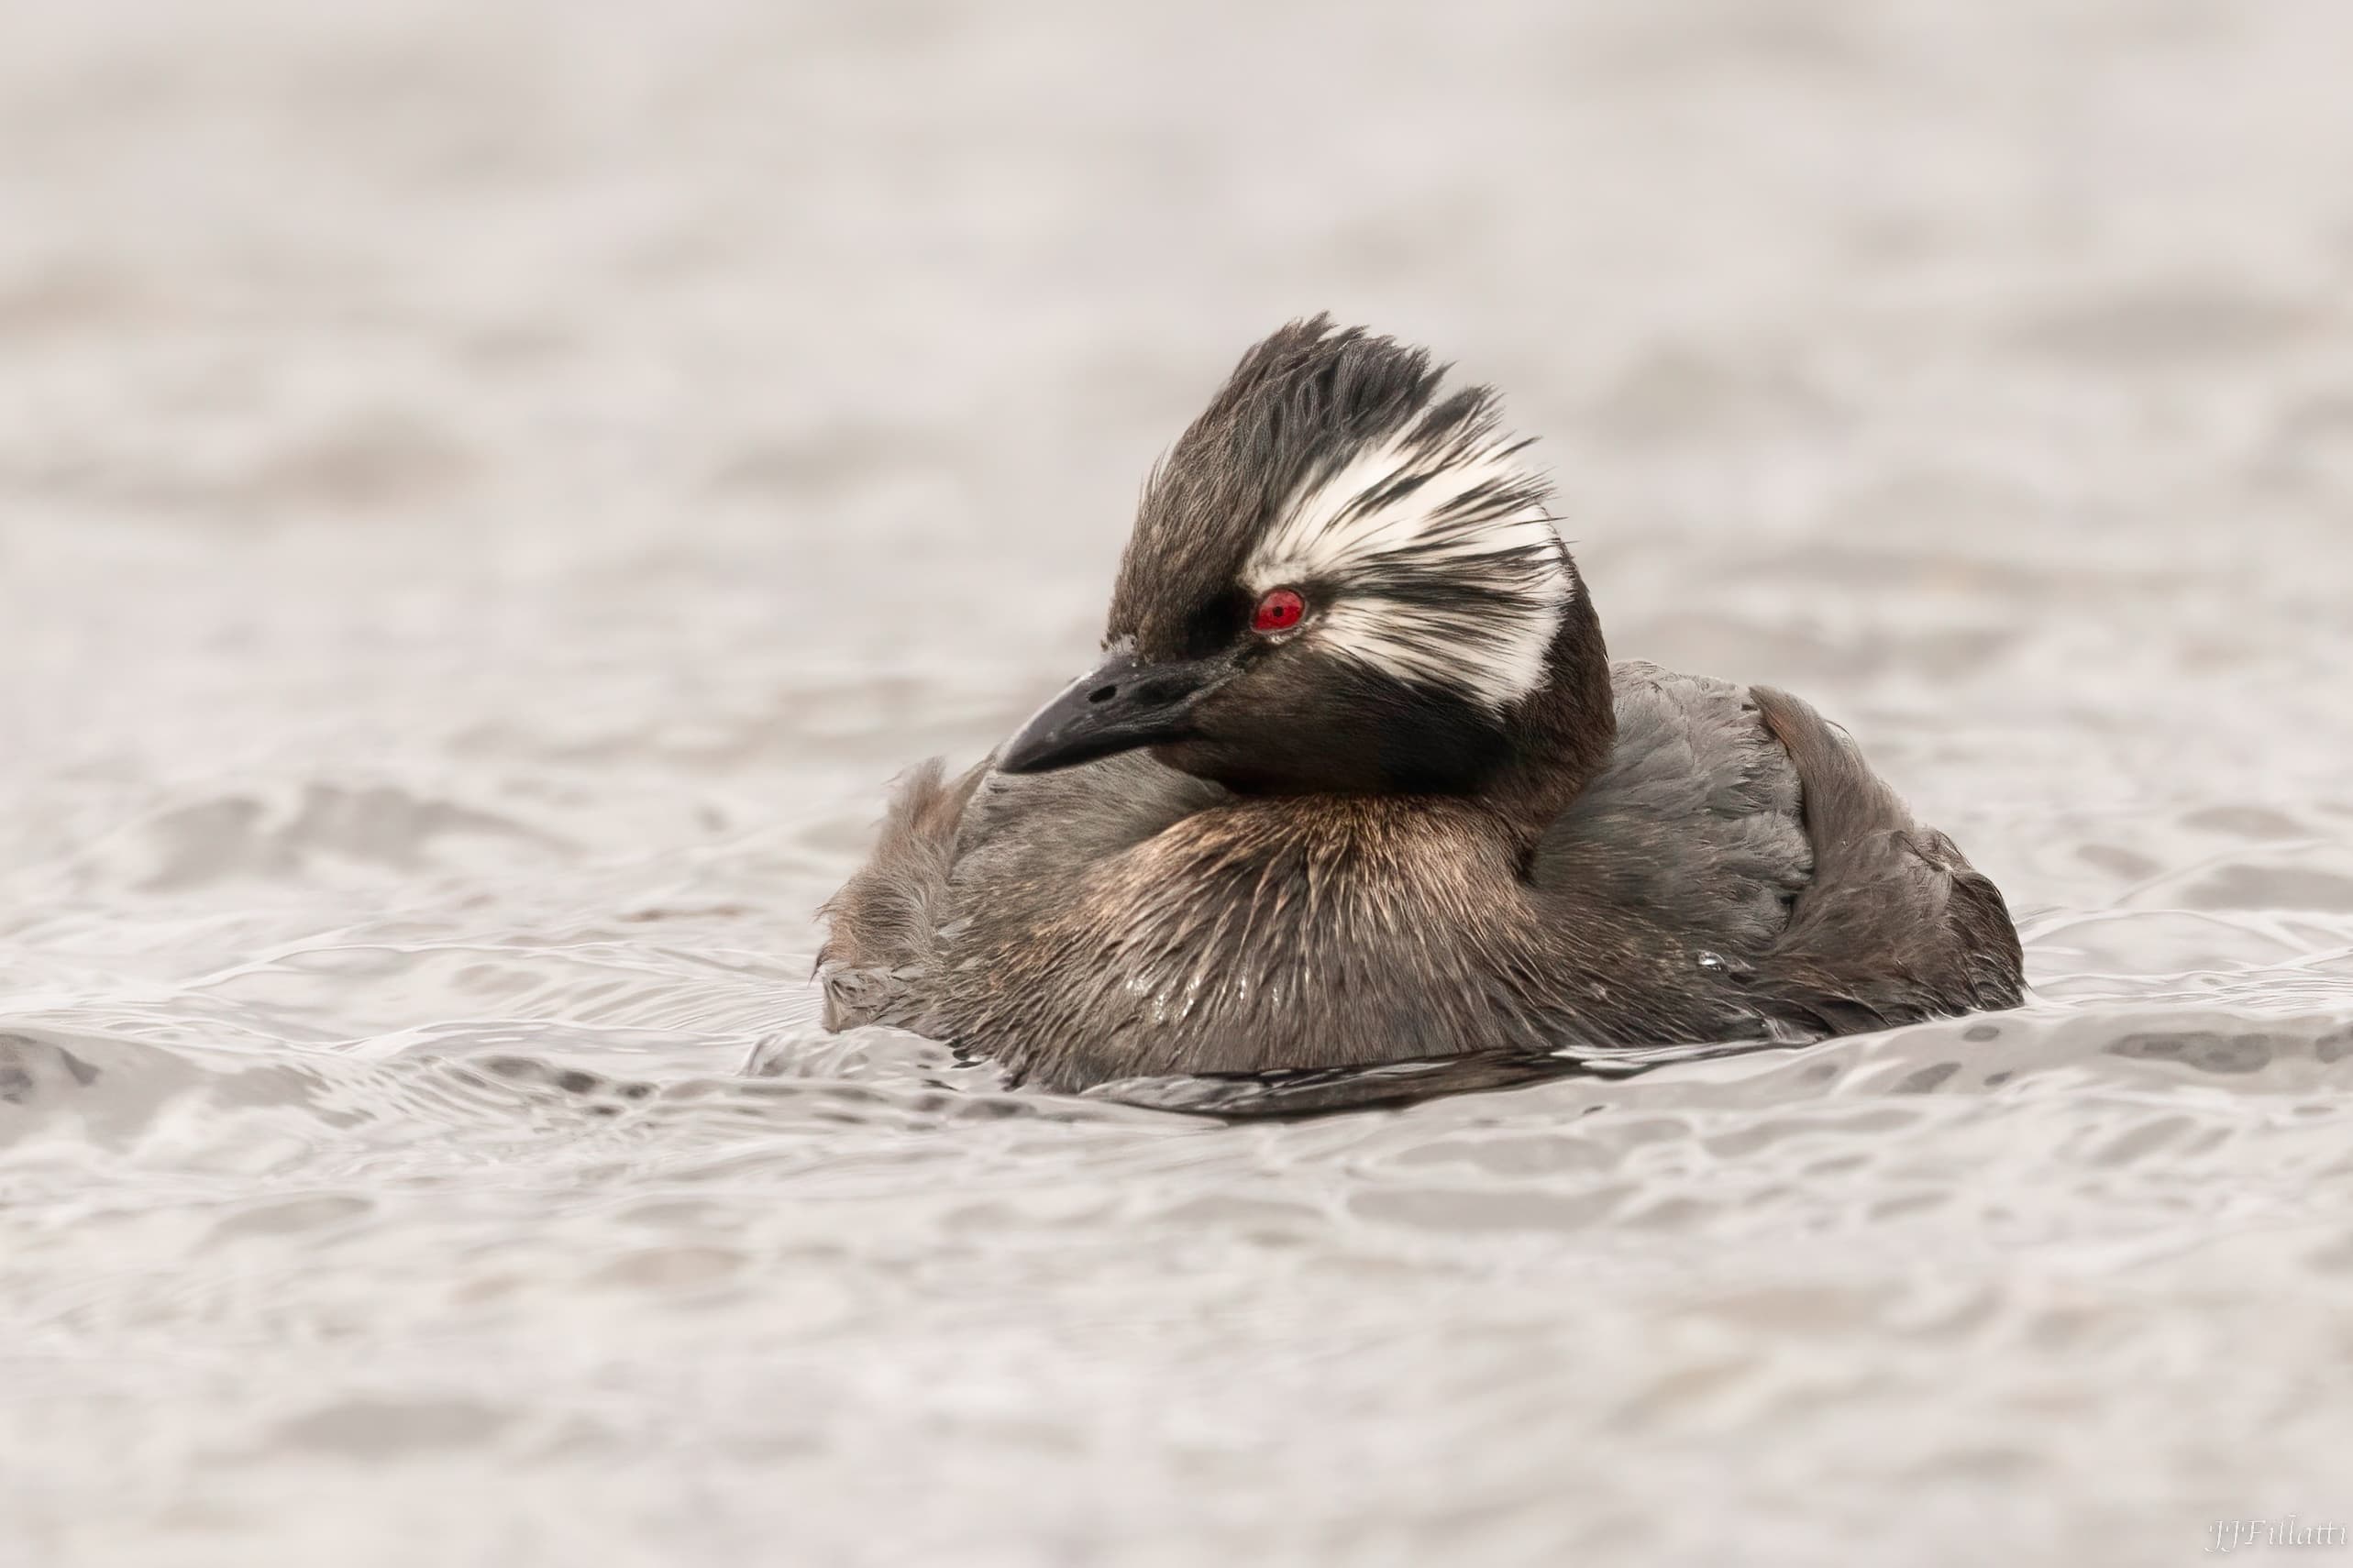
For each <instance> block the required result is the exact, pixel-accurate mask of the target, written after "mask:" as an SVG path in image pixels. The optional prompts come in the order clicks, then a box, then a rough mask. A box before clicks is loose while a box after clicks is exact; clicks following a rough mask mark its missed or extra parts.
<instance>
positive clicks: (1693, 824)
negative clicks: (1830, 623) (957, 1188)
mask: <svg viewBox="0 0 2353 1568" xmlns="http://www.w3.org/2000/svg"><path fill="white" fill-rule="evenodd" d="M1441 375H1442V372H1440V371H1438V370H1433V369H1432V368H1431V365H1430V363H1429V361H1428V359H1427V357H1426V356H1424V355H1422V354H1420V352H1418V351H1415V350H1411V349H1408V348H1402V347H1400V346H1398V345H1397V344H1396V343H1394V342H1391V341H1390V340H1388V339H1386V338H1379V337H1372V336H1371V335H1369V334H1366V333H1364V332H1362V331H1359V330H1351V331H1345V332H1335V331H1333V330H1332V329H1331V327H1330V326H1329V324H1328V323H1326V322H1325V321H1323V320H1322V319H1321V318H1318V319H1316V320H1314V321H1311V322H1305V323H1298V324H1294V325H1293V326H1289V327H1287V328H1285V329H1284V330H1283V331H1281V332H1278V333H1276V335H1275V336H1274V337H1271V338H1269V339H1268V340H1267V341H1266V342H1265V343H1263V344H1261V345H1260V346H1259V347H1258V348H1255V349H1254V350H1253V351H1252V352H1251V354H1250V355H1249V356H1247V357H1246V358H1245V359H1243V363H1242V365H1241V366H1240V367H1239V368H1238V369H1237V370H1236V371H1235V373H1234V376H1233V378H1232V380H1231V381H1229V382H1228V384H1227V386H1226V387H1225V388H1224V389H1223V390H1222V391H1221V392H1220V393H1219V395H1218V397H1217V398H1216V400H1214V401H1213V402H1212V403H1211V405H1210V409H1209V411H1208V412H1207V413H1205V414H1203V415H1202V416H1201V418H1200V419H1199V420H1197V421H1196V422H1195V423H1194V425H1192V427H1191V428H1189V429H1188V431H1187V432H1186V434H1185V436H1183V437H1182V438H1181V439H1180V440H1179V441H1178V443H1177V445H1176V447H1175V449H1174V450H1173V451H1172V452H1171V454H1170V456H1169V458H1168V460H1167V461H1166V463H1165V464H1164V465H1163V467H1162V468H1161V469H1160V470H1159V471H1158V472H1157V473H1156V474H1155V475H1154V480H1153V482H1152V484H1151V485H1150V486H1149V487H1148V489H1147V491H1146V494H1145V498H1144V501H1143V507H1142V509H1141V512H1140V514H1139V517H1138V521H1137V526H1136V530H1135V533H1134V536H1132V539H1131V541H1130V544H1129V547H1128V551H1127V554H1126V557H1125V558H1124V559H1123V560H1122V562H1121V571H1120V580H1119V583H1118V586H1117V588H1116V590H1115V591H1114V594H1113V601H1112V610H1111V616H1110V627H1109V632H1108V635H1107V636H1106V638H1105V645H1106V649H1107V656H1108V657H1107V658H1106V660H1105V662H1104V664H1103V665H1102V667H1101V668H1099V669H1098V670H1096V671H1095V672H1093V673H1092V674H1090V675H1089V676H1088V677H1087V678H1086V679H1082V680H1081V681H1079V682H1077V683H1076V684H1075V685H1073V686H1072V687H1071V688H1070V690H1068V691H1066V692H1065V693H1064V694H1063V696H1061V697H1060V698H1057V699H1056V700H1055V701H1054V702H1052V703H1049V704H1048V705H1047V707H1046V708H1045V709H1044V710H1043V711H1042V712H1040V713H1039V714H1038V716H1037V717H1036V718H1035V719H1033V721H1032V722H1031V723H1030V724H1029V725H1028V726H1026V727H1025V729H1024V730H1023V732H1022V734H1019V735H1017V736H1016V737H1014V738H1013V740H1011V742H1009V743H1008V744H1007V745H1006V746H1004V747H1003V748H1000V752H999V753H998V755H997V756H995V757H994V758H992V759H991V760H990V761H989V762H987V763H984V764H982V765H981V766H980V767H976V768H974V769H973V770H972V771H970V772H968V773H967V774H966V775H964V776H963V777H962V778H957V779H956V780H954V781H950V780H948V779H946V778H945V776H944V775H943V773H942V771H941V769H940V767H939V766H938V764H936V763H933V764H929V765H926V767H923V768H921V769H918V770H917V771H916V772H915V773H913V774H911V776H910V777H909V778H907V779H906V780H904V781H903V782H902V784H901V785H900V790H899V793H898V795H897V797H896V799H895V800H894V801H893V803H892V805H891V808H890V812H889V817H888V819H887V820H886V822H885V823H884V827H883V834H882V839H881V843H880V845H879V846H878V848H877V850H876V852H875V855H874V856H873V858H872V860H871V861H870V862H869V863H868V864H867V866H866V867H865V868H863V869H862V870H861V871H860V872H859V873H858V874H857V875H856V877H855V878H852V879H851V881H850V882H849V884H848V885H847V886H846V887H845V888H844V889H842V891H841V892H840V893H839V894H837V895H836V896H835V897H834V900H831V902H829V903H828V905H827V906H826V911H825V912H826V914H827V916H828V917H829V920H830V922H831V930H830V935H829V938H828V941H827V943H826V944H825V948H824V951H823V955H821V960H820V973H821V975H822V976H823V980H824V985H825V990H826V1022H827V1024H828V1026H829V1027H832V1028H836V1029H839V1028H845V1027H848V1026H850V1025H853V1024H857V1023H865V1022H889V1023H897V1024H901V1025H904V1026H906V1027H909V1028H912V1029H916V1030H919V1031H921V1032H925V1033H929V1034H933V1035H936V1036H939V1037H941V1038H945V1039H950V1040H954V1041H956V1042H958V1043H963V1044H966V1045H967V1046H969V1047H972V1048H974V1049H976V1050H978V1051H980V1052H982V1053H984V1054H986V1055H990V1056H992V1057H994V1058H996V1059H997V1060H999V1061H1000V1062H1001V1063H1002V1064H1003V1065H1004V1066H1006V1067H1008V1068H1009V1069H1010V1070H1011V1071H1012V1072H1013V1073H1014V1074H1015V1075H1017V1076H1021V1077H1029V1078H1032V1079H1034V1080H1036V1081H1039V1082H1041V1083H1044V1084H1046V1085H1048V1086H1051V1087H1056V1088H1082V1087H1085V1086H1087V1085H1090V1084H1095V1083H1100V1082H1104V1081H1107V1080H1111V1079H1118V1078H1128V1077H1146V1076H1154V1075H1166V1074H1199V1073H1234V1072H1263V1071H1267V1070H1275V1069H1308V1068H1322V1067H1345V1066H1368V1065H1373V1064H1382V1063H1396V1062H1406V1061H1413V1060H1418V1059H1425V1058H1462V1057H1470V1056H1474V1055H1479V1056H1488V1055H1498V1056H1509V1055H1512V1054H1515V1053H1517V1054H1526V1053H1541V1052H1548V1051H1555V1050H1558V1049H1560V1048H1562V1047H1578V1048H1582V1049H1585V1050H1586V1051H1607V1050H1609V1049H1611V1048H1626V1047H1636V1046H1647V1045H1657V1044H1663V1043H1677V1042H1700V1041H1719V1040H1739V1039H1758V1038H1771V1039H1778V1040H1796V1039H1806V1038H1815V1037H1819V1036H1822V1035H1826V1034H1833V1033H1840V1032H1852V1031H1855V1030H1861V1029H1872V1028H1879V1027H1884V1026H1886V1025H1890V1024H1895V1023H1900V1022H1904V1021H1910V1020H1914V1019H1918V1018H1923V1017H1928V1016H1932V1015H1935V1014H1939V1013H1950V1012H1956V1011H1961V1010H1969V1009H1973V1008H1983V1007H2006V1006H2012V1005H2015V1004H2016V1002H2017V1001H2018V999H2019V997H2020V987H2021V979H2020V955H2019V951H2018V945H2017V938H2016V933H2015V932H2014V931H2013V930H2012V928H2011V924H2010V921H2009V917H2008V915H2007V913H2006V911H2005V909H2004V906H2003V902H2002V899H2001V895H2000V894H1999V893H1998V892H1997V891H1995V889H1994V887H1993V885H1992V884H1991V883H1990V882H1988V881H1987V880H1986V879H1985V878H1983V877H1981V876H1979V875H1978V874H1977V873H1976V872H1975V871H1973V870H1972V869H1971V867H1970V866H1969V864H1968V862H1967V861H1966V860H1964V859H1963V858H1961V854H1960V852H1959V851H1958V850H1957V849H1956V848H1954V846H1953V845H1952V843H1951V841H1950V839H1948V838H1946V837H1945V836H1944V835H1943V834H1939V833H1936V832H1934V831H1932V830H1929V829H1927V828H1924V827H1922V826H1920V825H1919V824H1918V823H1916V822H1914V821H1913V819H1912V818H1911V816H1910V814H1909V813H1908V812H1906V810H1905V808H1904V806H1903V804H1902V803H1901V801H1898V800H1897V799H1896V798H1895V795H1894V794H1893V793H1892V792H1891V791H1890V790H1888V789H1887V788H1886V786H1885V785H1884V784H1883V783H1881V782H1880V781H1879V780H1878V778H1875V777H1874V776H1873V775H1872V773H1871V772H1870V770H1869V768H1868V767H1866V766H1865V765H1864V763H1863V761H1862V759H1861V756H1860V755H1859V754H1858V753H1857V752H1856V750H1855V749H1854V747H1853V745H1852V744H1851V743H1850V742H1849V741H1848V740H1847V739H1846V738H1845V737H1844V734H1843V733H1842V732H1839V731H1837V730H1836V729H1834V728H1833V727H1832V726H1830V725H1828V724H1827V723H1825V722H1824V721H1823V720H1822V719H1821V718H1820V717H1819V715H1817V713H1815V712H1814V711H1813V710H1812V709H1811V708H1809V707H1807V706H1806V704H1805V703H1803V702H1801V701H1797V700H1796V699H1795V698H1793V697H1789V696H1786V695H1784V694H1783V693H1780V692H1776V691H1772V690H1766V689H1763V688H1741V687H1738V686H1734V685H1730V684H1728V683H1725V682H1722V681H1717V680H1708V679H1696V678H1693V677H1687V676H1679V675H1674V674H1671V673H1669V672H1667V671H1665V670H1662V669H1660V668H1656V667H1655V666H1652V665H1647V664H1640V663H1619V664H1616V665H1613V664H1612V663H1611V662H1610V661H1609V659H1608V657H1607V653H1606V651H1605V650H1604V646H1603V643H1602V639H1601V633H1600V626H1599V623H1598V620H1597V618H1596V615H1595V613H1594V610H1593V606H1592V603H1591V601H1590V599H1589V598H1588V597H1587V595H1586V594H1585V589H1584V584H1583V582H1582V580H1580V579H1579V577H1578V575H1577V572H1576V568H1575V564H1574V561H1573V560H1572V559H1571V558H1570V557H1569V554H1568V552H1567V550H1566V549H1565V547H1563V545H1562V544H1561V542H1560V539H1559V536H1558V535H1557V534H1556V533H1555V532H1554V531H1553V528H1552V520H1551V519H1550V517H1549V516H1548V515H1547V514H1546V513H1545V512H1544V502H1545V498H1546V491H1545V487H1544V485H1543V483H1542V481H1541V479H1540V478H1538V477H1536V476H1535V475H1534V474H1533V472H1532V470H1531V469H1529V468H1527V467H1526V466H1525V462H1524V458H1523V456H1522V452H1523V447H1524V445H1525V444H1524V443H1520V442H1517V441H1514V440H1512V439H1510V438H1509V437H1508V436H1505V435H1503V433H1502V432H1501V430H1500V428H1499V425H1498V424H1497V415H1496V413H1495V404H1494V400H1493V397H1492V394H1491V393H1489V392H1486V390H1485V389H1473V390H1472V391H1469V392H1456V393H1453V394H1452V395H1445V394H1442V392H1441V390H1440V384H1439V383H1440V380H1441Z"/></svg>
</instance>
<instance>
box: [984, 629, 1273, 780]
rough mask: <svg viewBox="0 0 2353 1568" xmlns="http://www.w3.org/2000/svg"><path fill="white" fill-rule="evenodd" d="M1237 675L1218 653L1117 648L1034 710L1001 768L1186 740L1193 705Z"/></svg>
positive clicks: (1035, 768)
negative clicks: (1148, 659) (1172, 656)
mask: <svg viewBox="0 0 2353 1568" xmlns="http://www.w3.org/2000/svg"><path fill="white" fill-rule="evenodd" d="M1232 673H1233V671H1232V666H1231V665H1229V664H1227V663H1226V662H1225V661H1224V660H1221V659H1197V660H1194V661H1191V662H1189V663H1185V664H1145V663H1143V661H1142V660H1140V659H1138V658H1137V657H1135V656H1134V655H1133V654H1131V653H1125V652H1121V653H1115V654H1113V655H1111V657H1109V658H1107V659H1105V660H1104V661H1103V662H1102V664H1101V665H1100V666H1099V667H1098V668H1096V669H1095V670H1094V672H1093V673H1091V674H1089V675H1085V676H1082V677H1080V678H1079V679H1077V680H1075V681H1073V682H1071V684H1070V687H1069V689H1068V690H1066V691H1064V692H1063V694H1062V695H1061V696H1059V697H1056V698H1055V700H1054V701H1051V702H1048V703H1047V704H1046V705H1045V706H1044V707H1043V708H1040V709H1039V710H1038V711H1037V712H1035V713H1034V714H1033V715H1032V716H1031V718H1030V722H1029V723H1026V724H1023V725H1022V729H1021V733H1020V734H1017V735H1015V736H1014V737H1013V738H1012V739H1011V740H1010V741H1008V742H1006V743H1005V749H1004V750H1002V751H1000V752H999V753H998V754H997V767H998V768H999V770H1000V771H1001V772H1005V773H1045V772H1049V771H1051V770H1053V769H1054V768H1056V767H1076V766H1077V764H1079V763H1082V762H1092V761H1094V760H1095V759H1096V758H1097V757H1099V756H1110V755H1111V754H1112V753H1114V752H1121V751H1132V750H1134V749H1135V748H1136V747H1137V746H1140V745H1162V744H1164V743H1165V742H1168V741H1178V740H1183V739H1185V738H1186V737H1187V736H1188V735H1190V734H1192V733H1193V727H1192V717H1193V705H1194V704H1195V703H1196V702H1197V701H1199V700H1200V698H1201V695H1202V694H1203V693H1204V692H1207V691H1209V690H1211V689H1212V688H1214V687H1217V686H1220V685H1221V684H1223V683H1224V681H1225V679H1226V678H1227V677H1228V676H1230V675H1231V674H1232Z"/></svg>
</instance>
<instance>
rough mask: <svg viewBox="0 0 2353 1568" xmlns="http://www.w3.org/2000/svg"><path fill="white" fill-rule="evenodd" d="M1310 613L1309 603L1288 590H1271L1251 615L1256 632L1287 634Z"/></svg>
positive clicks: (1251, 621) (1252, 628)
mask: <svg viewBox="0 0 2353 1568" xmlns="http://www.w3.org/2000/svg"><path fill="white" fill-rule="evenodd" d="M1306 613H1308V602H1307V601H1306V600H1304V599H1302V598H1300V597H1299V596H1298V594H1296V593H1294V592H1292V591H1290V590H1289V589H1287V588H1270V589H1268V590H1267V591H1266V595H1265V598H1263V599H1261V600H1259V602H1258V608H1257V609H1256V610H1254V611H1253V612H1252V613H1251V616H1250V629H1251V630H1252V631H1254V632H1287V631H1289V630H1290V629H1291V628H1292V627H1294V626H1296V625H1298V624H1299V617H1300V616H1302V615H1304V614H1306Z"/></svg>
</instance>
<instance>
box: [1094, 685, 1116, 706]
mask: <svg viewBox="0 0 2353 1568" xmlns="http://www.w3.org/2000/svg"><path fill="white" fill-rule="evenodd" d="M1119 694H1120V689H1119V688H1118V687H1116V686H1098V687H1097V688H1095V690H1092V691H1089V692H1088V693H1087V701H1089V702H1108V701H1110V700H1111V699H1112V698H1114V697H1116V696H1118V695H1119Z"/></svg>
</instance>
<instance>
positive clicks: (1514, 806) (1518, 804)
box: [1478, 584, 1618, 849]
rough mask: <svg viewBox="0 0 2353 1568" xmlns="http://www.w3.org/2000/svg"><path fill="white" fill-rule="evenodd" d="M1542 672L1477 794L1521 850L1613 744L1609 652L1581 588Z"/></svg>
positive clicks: (1575, 794)
mask: <svg viewBox="0 0 2353 1568" xmlns="http://www.w3.org/2000/svg"><path fill="white" fill-rule="evenodd" d="M1546 668H1547V670H1548V674H1547V678H1546V679H1545V682H1544V684H1543V685H1542V686H1541V687H1539V688H1538V689H1537V690H1536V691H1535V692H1534V693H1533V694H1532V695H1530V697H1529V698H1528V699H1527V700H1526V701H1524V702H1522V703H1521V704H1520V706H1519V710H1518V711H1517V712H1514V713H1513V715H1512V717H1511V721H1510V723H1511V727H1512V732H1513V734H1512V753H1511V759H1510V760H1509V761H1508V762H1507V763H1506V764H1504V766H1503V767H1501V768H1500V769H1499V770H1497V773H1496V775H1495V776H1494V777H1493V778H1490V779H1489V780H1488V781H1487V782H1486V786H1485V788H1483V789H1482V790H1480V791H1479V796H1478V799H1479V801H1480V802H1481V803H1482V804H1483V805H1485V806H1486V808H1487V809H1488V810H1489V811H1490V812H1494V813H1495V815H1496V816H1497V818H1498V819H1499V820H1500V822H1501V823H1502V824H1503V826H1504V828H1505V830H1506V831H1507V832H1508V834H1510V836H1511V837H1512V838H1513V840H1514V841H1515V842H1516V843H1518V844H1519V846H1520V847H1521V848H1523V849H1532V848H1533V847H1534V846H1535V844H1536V842H1537V840H1539V839H1541V837H1542V836H1543V834H1544V830H1545V829H1547V828H1548V827H1550V826H1551V825H1552V822H1553V820H1554V819H1555V818H1557V817H1559V816H1560V814H1561V813H1562V812H1563V811H1565V810H1567V809H1568V806H1569V803H1570V802H1571V801H1574V800H1575V799H1576V798H1577V797H1578V796H1579V795H1580V794H1582V793H1583V792H1584V790H1585V786H1586V785H1587V784H1589V783H1591V782H1592V781H1593V779H1594V778H1595V776H1596V775H1597V774H1598V773H1600V771H1601V769H1602V767H1604V766H1605V765H1606V764H1607V762H1608V760H1609V753H1610V748H1611V747H1612V746H1613V745H1615V744H1616V743H1617V739H1618V705H1617V701H1616V699H1615V697H1614V696H1613V695H1612V693H1611V690H1610V678H1609V649H1608V646H1607V644H1605V643H1604V642H1603V641H1602V636H1601V621H1600V618H1599V617H1598V616H1596V614H1595V613H1594V609H1593V601H1592V599H1591V598H1590V597H1589V596H1588V595H1587V594H1586V593H1585V589H1584V586H1583V585H1582V584H1579V585H1578V588H1577V590H1576V591H1575V593H1574V595H1573V596H1572V598H1571V600H1570V602H1569V607H1568V609H1567V611H1566V613H1564V614H1563V617H1562V621H1561V629H1560V631H1559V632H1558V633H1556V634H1555V635H1553V638H1552V648H1551V650H1550V651H1549V653H1548V654H1547V656H1546Z"/></svg>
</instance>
